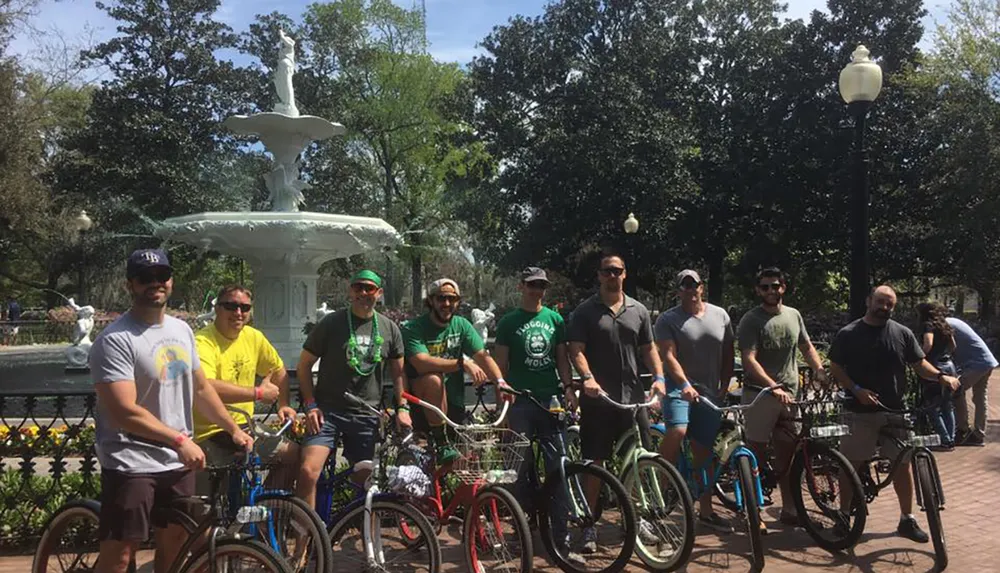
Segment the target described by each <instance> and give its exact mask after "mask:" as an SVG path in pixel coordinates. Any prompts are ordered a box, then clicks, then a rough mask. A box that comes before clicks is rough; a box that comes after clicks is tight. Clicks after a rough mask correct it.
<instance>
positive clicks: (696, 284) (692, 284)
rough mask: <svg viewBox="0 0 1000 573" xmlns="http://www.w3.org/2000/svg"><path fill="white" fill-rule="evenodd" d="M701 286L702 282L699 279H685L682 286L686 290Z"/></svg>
mask: <svg viewBox="0 0 1000 573" xmlns="http://www.w3.org/2000/svg"><path fill="white" fill-rule="evenodd" d="M699 286H701V283H700V282H698V281H684V282H682V283H681V288H682V289H685V290H690V289H694V288H698V287H699Z"/></svg>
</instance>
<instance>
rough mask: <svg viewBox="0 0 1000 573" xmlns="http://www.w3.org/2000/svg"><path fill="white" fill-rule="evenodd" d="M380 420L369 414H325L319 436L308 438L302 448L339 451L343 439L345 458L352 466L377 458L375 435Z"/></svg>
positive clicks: (328, 412)
mask: <svg viewBox="0 0 1000 573" xmlns="http://www.w3.org/2000/svg"><path fill="white" fill-rule="evenodd" d="M377 431H378V418H376V417H374V416H371V415H369V414H354V413H351V412H334V411H329V410H328V411H326V412H323V425H322V426H320V428H319V433H318V434H313V435H311V436H306V437H305V438H304V439H303V440H302V447H303V448H307V447H309V446H324V447H327V448H329V449H330V450H331V451H336V450H337V442H338V441H339V440H340V438H341V437H343V442H344V457H345V458H347V461H348V462H350V463H351V465H353V464H356V463H358V462H361V461H366V460H371V459H373V458H374V457H375V434H376V433H377Z"/></svg>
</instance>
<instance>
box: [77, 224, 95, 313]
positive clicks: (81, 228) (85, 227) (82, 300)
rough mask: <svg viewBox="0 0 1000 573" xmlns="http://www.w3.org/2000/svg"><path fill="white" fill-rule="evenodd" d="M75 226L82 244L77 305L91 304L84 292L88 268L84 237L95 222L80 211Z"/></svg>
mask: <svg viewBox="0 0 1000 573" xmlns="http://www.w3.org/2000/svg"><path fill="white" fill-rule="evenodd" d="M73 226H74V228H75V229H76V232H77V239H78V240H79V244H80V261H79V263H80V265H79V269H78V271H77V272H78V274H77V277H76V281H77V285H76V292H77V295H76V296H77V297H79V301H78V302H77V304H81V305H82V304H87V303H88V302H89V301H87V295H86V294H85V293H84V292H83V273H84V271H85V270H86V268H87V246H86V244H84V242H83V237H84V235H85V234H86V233H87V231H89V230H90V229H92V228H93V227H94V222H93V221H92V220H91V219H90V217H88V216H87V212H86V211H80V214H79V215H77V216H76V217H75V218H74V219H73Z"/></svg>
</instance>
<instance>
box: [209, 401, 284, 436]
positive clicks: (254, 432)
mask: <svg viewBox="0 0 1000 573" xmlns="http://www.w3.org/2000/svg"><path fill="white" fill-rule="evenodd" d="M226 409H227V410H229V411H230V412H235V413H237V414H243V416H244V417H245V418H246V420H247V425H248V430H249V431H250V435H251V436H253V437H254V438H256V437H258V436H263V437H265V438H280V437H281V435H282V434H284V433H285V431H287V430H288V428H291V427H292V423H293V422H294V421H295V420H294V419H293V418H289V419H287V420H285V424H284V425H283V426H281V428H280V429H279V430H278V431H277V432H269V431H267V430H265V429H263V428H260V427H258V426H257V425H256V424H254V423H253V416H251V415H250V413H249V412H247V411H246V410H243V409H241V408H237V407H235V406H226Z"/></svg>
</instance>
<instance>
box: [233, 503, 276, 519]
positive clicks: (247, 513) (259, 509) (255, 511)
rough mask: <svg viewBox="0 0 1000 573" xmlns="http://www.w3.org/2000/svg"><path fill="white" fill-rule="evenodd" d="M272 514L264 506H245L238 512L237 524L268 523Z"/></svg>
mask: <svg viewBox="0 0 1000 573" xmlns="http://www.w3.org/2000/svg"><path fill="white" fill-rule="evenodd" d="M269 516H270V512H268V511H267V508H266V507H264V506H263V505H244V506H243V507H241V508H240V509H239V511H237V512H236V522H237V523H260V522H262V521H267V518H268V517H269Z"/></svg>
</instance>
